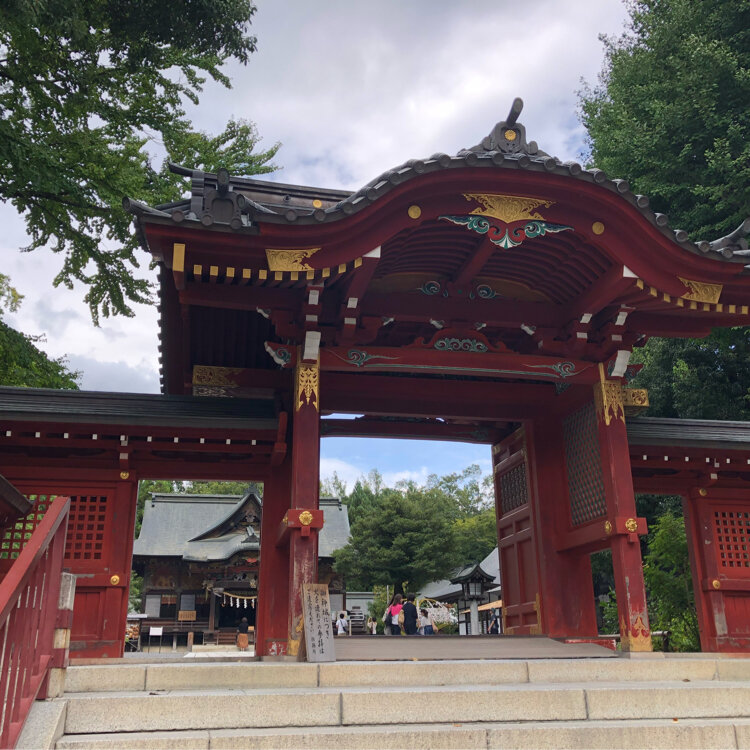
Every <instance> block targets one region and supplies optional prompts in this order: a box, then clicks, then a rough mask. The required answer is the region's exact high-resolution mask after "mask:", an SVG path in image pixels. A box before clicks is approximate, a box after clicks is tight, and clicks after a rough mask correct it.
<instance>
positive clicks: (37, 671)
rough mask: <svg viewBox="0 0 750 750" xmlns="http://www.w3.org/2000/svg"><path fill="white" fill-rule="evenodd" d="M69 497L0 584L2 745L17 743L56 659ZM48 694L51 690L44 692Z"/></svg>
mask: <svg viewBox="0 0 750 750" xmlns="http://www.w3.org/2000/svg"><path fill="white" fill-rule="evenodd" d="M69 509H70V498H68V497H58V498H56V499H55V500H54V501H53V503H52V505H50V507H49V509H48V510H47V512H46V513H45V514H44V518H43V519H42V520H41V522H40V523H39V525H38V526H37V527H36V529H34V533H33V534H32V535H31V538H30V539H29V541H28V543H27V544H26V546H25V547H24V548H23V550H22V551H21V553H20V554H19V556H18V559H17V560H16V561H15V562H14V563H13V565H12V567H11V568H10V570H9V571H8V573H7V574H6V576H5V578H4V579H3V580H2V582H0V747H1V748H12V747H15V744H16V741H17V740H18V735H19V734H20V733H21V729H22V728H23V724H24V722H25V721H26V717H27V716H28V714H29V711H30V709H31V705H32V703H33V702H34V700H36V698H37V697H45V696H42V695H40V692H41V691H42V686H43V685H44V684H46V678H47V674H48V671H49V665H50V662H51V660H52V648H53V640H54V630H55V619H56V617H57V609H58V600H59V597H60V579H61V575H62V565H63V555H64V554H65V535H66V533H67V528H68V511H69ZM45 692H46V691H45Z"/></svg>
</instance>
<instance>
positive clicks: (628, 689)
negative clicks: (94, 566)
mask: <svg viewBox="0 0 750 750" xmlns="http://www.w3.org/2000/svg"><path fill="white" fill-rule="evenodd" d="M62 700H66V701H67V710H66V717H65V730H64V731H65V734H90V733H97V732H105V733H106V732H141V731H162V730H190V729H242V728H264V727H295V726H296V727H310V726H322V727H334V726H346V725H370V724H388V725H391V726H394V725H405V724H424V723H432V722H436V723H466V722H520V721H541V722H549V721H576V720H592V719H593V720H619V719H678V720H679V719H690V718H698V719H715V718H732V717H742V718H744V717H747V716H748V712H749V711H750V683H747V682H730V681H720V680H712V681H696V682H639V683H637V682H610V683H606V682H600V683H569V684H560V683H506V684H495V685H476V684H475V685H448V686H442V687H433V686H419V687H376V686H370V687H356V688H353V687H347V688H334V687H318V688H306V689H304V688H274V689H272V690H260V689H235V690H202V691H198V690H171V691H150V692H145V691H138V692H122V693H78V694H69V695H68V696H66V697H65V698H63V699H62Z"/></svg>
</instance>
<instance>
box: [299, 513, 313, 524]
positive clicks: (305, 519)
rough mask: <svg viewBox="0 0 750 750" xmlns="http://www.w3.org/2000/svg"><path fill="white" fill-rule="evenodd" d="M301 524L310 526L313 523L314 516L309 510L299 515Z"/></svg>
mask: <svg viewBox="0 0 750 750" xmlns="http://www.w3.org/2000/svg"><path fill="white" fill-rule="evenodd" d="M299 522H300V523H301V524H302V525H303V526H309V525H310V524H311V523H312V522H313V514H312V513H310V511H309V510H303V511H302V513H300V514H299Z"/></svg>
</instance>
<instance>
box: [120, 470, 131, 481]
mask: <svg viewBox="0 0 750 750" xmlns="http://www.w3.org/2000/svg"><path fill="white" fill-rule="evenodd" d="M129 476H130V472H129V471H121V472H120V479H127V478H128V477H129Z"/></svg>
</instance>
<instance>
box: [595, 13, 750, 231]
mask: <svg viewBox="0 0 750 750" xmlns="http://www.w3.org/2000/svg"><path fill="white" fill-rule="evenodd" d="M628 11H629V15H630V23H629V27H628V29H627V30H626V32H625V33H624V34H622V35H621V36H620V37H617V38H612V37H604V38H603V41H604V43H605V66H604V70H603V72H602V74H601V76H600V80H599V85H598V86H596V87H593V88H591V87H587V88H585V89H584V90H583V92H582V93H581V111H582V119H583V123H584V125H585V126H586V129H587V131H588V135H589V145H590V149H591V160H592V161H593V163H594V164H596V166H597V167H599V168H601V169H604V170H605V171H607V172H609V173H610V174H611V175H613V176H616V177H625V178H627V179H628V180H629V181H630V182H631V184H632V187H633V188H634V190H636V191H637V192H640V193H644V194H645V195H648V196H649V198H650V200H651V205H652V207H653V208H654V210H655V211H661V212H663V213H667V212H668V213H669V214H670V215H671V217H672V219H673V221H672V224H673V225H674V226H678V227H682V228H684V229H686V230H688V231H689V232H691V234H692V235H693V236H694V238H696V239H701V238H708V239H713V238H714V237H717V236H720V235H723V234H726V233H728V232H729V231H731V230H732V229H734V228H735V227H737V226H738V225H739V224H740V223H741V222H742V221H743V220H744V219H745V218H746V217H747V214H748V205H750V70H749V68H750V3H748V2H747V0H632V1H631V2H629V3H628Z"/></svg>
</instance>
